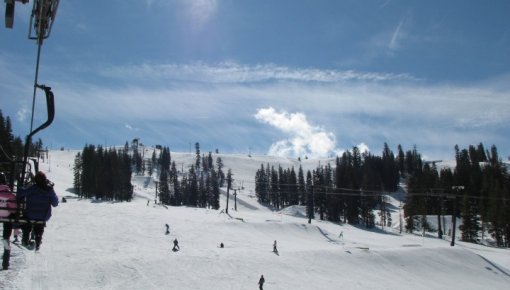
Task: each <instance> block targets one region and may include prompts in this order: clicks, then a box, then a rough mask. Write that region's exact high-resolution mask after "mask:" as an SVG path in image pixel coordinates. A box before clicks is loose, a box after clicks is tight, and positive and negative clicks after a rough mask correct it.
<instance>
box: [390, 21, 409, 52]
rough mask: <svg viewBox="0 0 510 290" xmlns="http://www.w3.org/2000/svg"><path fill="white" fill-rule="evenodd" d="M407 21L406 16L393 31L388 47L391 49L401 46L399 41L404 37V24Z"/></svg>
mask: <svg viewBox="0 0 510 290" xmlns="http://www.w3.org/2000/svg"><path fill="white" fill-rule="evenodd" d="M404 22H405V18H402V19H401V20H400V22H399V24H398V25H397V27H396V28H395V30H394V31H393V35H392V36H391V40H390V43H389V45H388V48H389V49H390V50H396V49H398V48H399V43H398V41H399V40H400V39H401V38H402V32H401V30H402V25H403V24H404Z"/></svg>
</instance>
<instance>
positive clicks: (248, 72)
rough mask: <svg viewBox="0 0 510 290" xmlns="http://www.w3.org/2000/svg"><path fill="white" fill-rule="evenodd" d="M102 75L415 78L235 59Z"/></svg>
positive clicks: (240, 79) (223, 79) (244, 79)
mask: <svg viewBox="0 0 510 290" xmlns="http://www.w3.org/2000/svg"><path fill="white" fill-rule="evenodd" d="M102 75H104V76H108V77H113V78H121V79H132V80H154V79H157V80H166V81H167V80H180V81H193V82H211V83H249V82H266V81H297V82H323V83H335V82H343V81H374V82H380V81H396V80H415V78H413V77H412V76H410V75H408V74H391V73H373V72H356V71H353V70H346V71H341V70H327V69H313V68H310V69H307V68H290V67H285V66H277V65H274V64H260V65H254V66H247V65H241V64H237V63H234V62H222V63H218V64H216V65H210V64H205V63H194V64H182V65H179V64H142V65H131V66H122V67H109V68H105V69H103V71H102Z"/></svg>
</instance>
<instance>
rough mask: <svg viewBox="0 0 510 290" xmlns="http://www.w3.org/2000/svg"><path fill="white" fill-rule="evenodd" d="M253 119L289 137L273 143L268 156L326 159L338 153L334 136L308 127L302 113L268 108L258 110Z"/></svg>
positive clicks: (317, 128)
mask: <svg viewBox="0 0 510 290" xmlns="http://www.w3.org/2000/svg"><path fill="white" fill-rule="evenodd" d="M255 118H256V119H257V120H259V121H261V122H264V123H267V124H269V125H271V126H273V127H275V128H277V129H280V130H281V131H283V132H284V133H285V134H287V136H288V137H289V138H288V139H285V140H280V141H277V142H275V143H273V144H272V145H271V147H270V149H269V152H268V154H269V155H276V156H293V157H299V156H309V157H326V156H328V155H330V154H331V153H333V152H336V151H338V150H337V149H336V148H335V147H336V138H335V135H334V134H333V133H332V132H327V131H325V130H324V129H323V128H320V127H317V126H312V125H310V123H308V121H307V119H306V116H305V115H304V114H303V113H290V114H289V113H287V112H285V111H281V112H277V111H276V110H275V109H274V108H272V107H269V108H263V109H258V110H257V113H256V114H255Z"/></svg>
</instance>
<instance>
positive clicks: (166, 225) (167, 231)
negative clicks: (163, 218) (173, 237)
mask: <svg viewBox="0 0 510 290" xmlns="http://www.w3.org/2000/svg"><path fill="white" fill-rule="evenodd" d="M165 227H166V232H165V235H169V234H170V226H169V225H168V224H165Z"/></svg>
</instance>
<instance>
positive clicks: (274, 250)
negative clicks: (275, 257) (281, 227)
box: [273, 240, 278, 253]
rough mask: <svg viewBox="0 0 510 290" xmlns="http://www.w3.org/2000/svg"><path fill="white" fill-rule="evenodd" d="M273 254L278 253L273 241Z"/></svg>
mask: <svg viewBox="0 0 510 290" xmlns="http://www.w3.org/2000/svg"><path fill="white" fill-rule="evenodd" d="M273 252H275V253H278V249H277V248H276V240H275V241H274V244H273Z"/></svg>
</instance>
